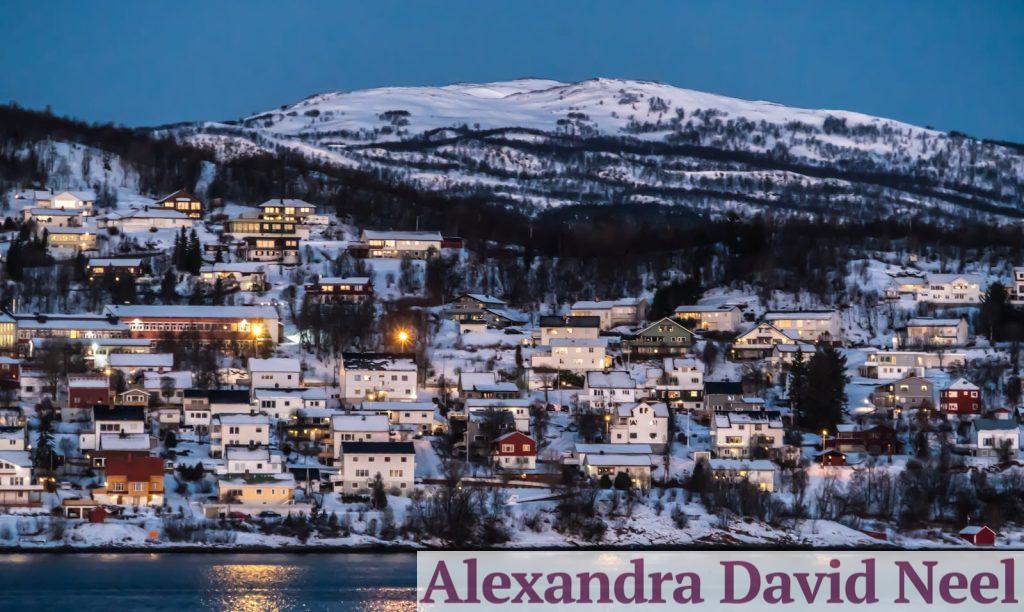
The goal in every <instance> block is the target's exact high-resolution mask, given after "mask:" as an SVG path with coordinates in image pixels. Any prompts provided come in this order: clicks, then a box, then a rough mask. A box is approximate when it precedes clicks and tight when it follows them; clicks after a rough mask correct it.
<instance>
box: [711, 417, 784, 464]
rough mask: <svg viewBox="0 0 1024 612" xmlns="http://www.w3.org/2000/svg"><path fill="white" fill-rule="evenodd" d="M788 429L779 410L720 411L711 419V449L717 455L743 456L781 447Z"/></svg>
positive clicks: (741, 457) (765, 452) (737, 457)
mask: <svg viewBox="0 0 1024 612" xmlns="http://www.w3.org/2000/svg"><path fill="white" fill-rule="evenodd" d="M785 433H786V430H785V427H784V425H783V423H782V419H781V418H780V416H779V413H778V412H775V411H733V412H718V413H715V414H714V416H713V417H712V419H711V450H712V451H713V452H714V453H715V455H717V456H718V457H731V458H736V459H744V458H748V457H751V456H755V455H756V454H758V452H760V453H763V454H767V453H769V452H770V451H771V449H775V448H782V446H783V437H784V436H785Z"/></svg>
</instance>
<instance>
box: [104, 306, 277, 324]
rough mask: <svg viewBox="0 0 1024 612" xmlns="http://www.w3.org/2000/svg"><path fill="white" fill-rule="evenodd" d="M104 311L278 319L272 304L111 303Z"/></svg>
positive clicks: (127, 315)
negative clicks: (127, 304)
mask: <svg viewBox="0 0 1024 612" xmlns="http://www.w3.org/2000/svg"><path fill="white" fill-rule="evenodd" d="M104 312H106V313H108V314H112V315H114V316H115V317H123V318H125V319H133V318H136V317H167V318H183V319H192V318H201V319H272V320H275V321H276V320H277V318H278V316H277V311H276V310H274V308H273V307H271V306H198V305H191V304H174V305H162V304H161V305H130V306H118V305H110V306H107V307H106V308H105V310H104Z"/></svg>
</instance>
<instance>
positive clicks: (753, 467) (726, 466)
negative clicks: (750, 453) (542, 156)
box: [708, 459, 779, 472]
mask: <svg viewBox="0 0 1024 612" xmlns="http://www.w3.org/2000/svg"><path fill="white" fill-rule="evenodd" d="M708 465H709V466H710V467H711V469H712V470H728V471H748V472H751V471H758V472H760V471H768V472H775V471H777V470H778V469H779V468H778V466H776V465H775V464H774V463H772V462H771V461H768V460H767V459H711V460H709V461H708Z"/></svg>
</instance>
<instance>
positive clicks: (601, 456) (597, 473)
mask: <svg viewBox="0 0 1024 612" xmlns="http://www.w3.org/2000/svg"><path fill="white" fill-rule="evenodd" d="M609 446H621V445H609ZM637 446H640V445H637ZM658 462H659V460H658V459H655V458H654V456H653V455H649V454H636V455H634V454H622V453H587V454H586V455H584V456H583V458H582V459H581V460H580V468H581V469H582V470H583V471H584V472H585V473H586V474H587V475H588V476H590V477H591V478H594V479H598V478H602V477H604V476H607V477H608V479H609V480H611V481H613V482H614V481H615V477H616V476H618V475H619V473H620V472H621V473H623V474H626V475H627V476H629V478H630V480H632V481H633V485H634V486H635V487H637V488H639V489H643V490H646V489H648V488H650V486H651V468H653V467H654V466H655V465H657V464H658Z"/></svg>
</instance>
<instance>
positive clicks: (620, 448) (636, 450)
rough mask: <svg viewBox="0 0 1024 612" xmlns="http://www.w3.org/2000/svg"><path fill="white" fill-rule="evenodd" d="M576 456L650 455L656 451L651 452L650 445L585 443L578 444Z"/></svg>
mask: <svg viewBox="0 0 1024 612" xmlns="http://www.w3.org/2000/svg"><path fill="white" fill-rule="evenodd" d="M575 449H576V454H579V455H582V454H590V453H597V454H602V453H603V454H611V455H650V454H652V453H653V452H654V451H653V450H651V445H650V444H610V443H609V444H586V443H584V442H577V443H576V446H575Z"/></svg>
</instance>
